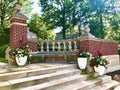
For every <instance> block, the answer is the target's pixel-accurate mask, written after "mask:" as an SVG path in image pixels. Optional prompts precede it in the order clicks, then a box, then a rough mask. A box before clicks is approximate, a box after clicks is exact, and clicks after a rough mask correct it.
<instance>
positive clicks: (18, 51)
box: [9, 38, 30, 58]
mask: <svg viewBox="0 0 120 90" xmlns="http://www.w3.org/2000/svg"><path fill="white" fill-rule="evenodd" d="M19 45H20V47H19V48H12V49H11V50H10V52H9V54H10V57H11V58H15V57H18V58H19V57H24V56H29V54H30V53H29V52H30V50H29V47H28V45H27V44H26V43H24V41H23V38H20V39H19Z"/></svg>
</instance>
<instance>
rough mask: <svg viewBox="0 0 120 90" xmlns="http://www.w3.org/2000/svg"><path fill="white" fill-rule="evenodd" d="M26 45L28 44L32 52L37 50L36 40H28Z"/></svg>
mask: <svg viewBox="0 0 120 90" xmlns="http://www.w3.org/2000/svg"><path fill="white" fill-rule="evenodd" d="M28 45H29V48H30V50H32V51H33V52H35V51H38V42H36V41H28Z"/></svg>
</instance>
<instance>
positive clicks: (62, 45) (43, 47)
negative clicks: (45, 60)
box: [38, 39, 77, 52]
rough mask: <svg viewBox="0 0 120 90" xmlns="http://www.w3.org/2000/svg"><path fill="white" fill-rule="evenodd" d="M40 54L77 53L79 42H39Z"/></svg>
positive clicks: (71, 40)
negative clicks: (54, 52)
mask: <svg viewBox="0 0 120 90" xmlns="http://www.w3.org/2000/svg"><path fill="white" fill-rule="evenodd" d="M38 50H39V52H53V51H56V52H60V51H61V52H62V51H63V52H65V51H73V52H74V51H77V40H74V39H69V40H68V39H67V40H38Z"/></svg>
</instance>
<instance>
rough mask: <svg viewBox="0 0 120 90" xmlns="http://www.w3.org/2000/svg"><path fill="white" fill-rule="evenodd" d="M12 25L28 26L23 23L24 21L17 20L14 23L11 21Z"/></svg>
mask: <svg viewBox="0 0 120 90" xmlns="http://www.w3.org/2000/svg"><path fill="white" fill-rule="evenodd" d="M12 25H21V26H27V24H23V23H17V22H13V23H11V24H10V27H11V26H12Z"/></svg>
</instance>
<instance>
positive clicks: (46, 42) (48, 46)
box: [46, 41, 49, 52]
mask: <svg viewBox="0 0 120 90" xmlns="http://www.w3.org/2000/svg"><path fill="white" fill-rule="evenodd" d="M46 43H47V51H48V52H49V42H48V41H47V42H46Z"/></svg>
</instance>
